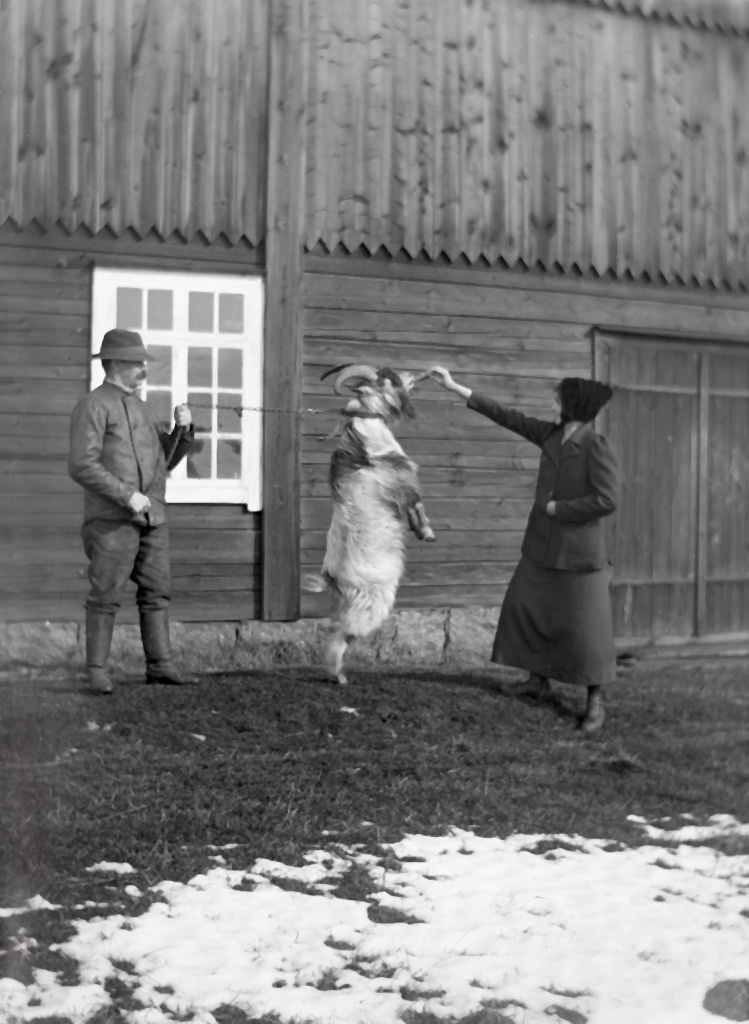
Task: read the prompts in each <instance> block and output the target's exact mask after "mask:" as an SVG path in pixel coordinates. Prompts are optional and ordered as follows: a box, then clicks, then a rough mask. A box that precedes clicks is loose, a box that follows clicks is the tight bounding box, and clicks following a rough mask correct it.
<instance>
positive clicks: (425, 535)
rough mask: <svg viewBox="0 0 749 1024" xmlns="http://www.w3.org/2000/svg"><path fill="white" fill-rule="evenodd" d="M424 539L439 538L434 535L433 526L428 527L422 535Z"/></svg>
mask: <svg viewBox="0 0 749 1024" xmlns="http://www.w3.org/2000/svg"><path fill="white" fill-rule="evenodd" d="M421 539H422V540H437V538H436V537H435V535H434V530H433V529H432V528H431V527H427V528H426V530H424V532H423V533H422V535H421Z"/></svg>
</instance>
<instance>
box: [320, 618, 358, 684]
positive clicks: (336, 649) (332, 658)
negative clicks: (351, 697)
mask: <svg viewBox="0 0 749 1024" xmlns="http://www.w3.org/2000/svg"><path fill="white" fill-rule="evenodd" d="M352 639H353V637H351V636H346V634H345V633H344V631H343V630H342V629H340V628H339V629H336V630H335V631H334V633H333V635H332V636H331V638H330V640H329V641H328V645H327V648H326V650H325V665H326V668H327V670H328V672H329V674H330V676H331V678H334V679H335V680H336V682H337V683H338V684H339V686H345V685H346V683H348V679H347V677H346V673H345V672H344V671H343V659H344V656H345V654H346V651H347V649H348V645H349V642H350V641H351V640H352Z"/></svg>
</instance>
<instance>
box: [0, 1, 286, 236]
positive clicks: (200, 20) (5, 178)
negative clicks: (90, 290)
mask: <svg viewBox="0 0 749 1024" xmlns="http://www.w3.org/2000/svg"><path fill="white" fill-rule="evenodd" d="M269 2H270V0H210V2H209V3H206V2H205V0H54V2H53V0H4V2H3V3H0V137H2V140H3V145H2V146H1V147H0V223H2V222H3V221H4V220H5V219H6V218H12V219H13V220H14V221H15V222H16V223H17V224H18V225H26V224H28V223H30V222H31V221H37V222H38V223H40V224H42V225H43V226H45V227H51V226H52V225H53V224H55V223H57V222H58V221H60V222H61V223H62V224H63V225H64V226H65V227H66V228H67V229H68V230H71V231H72V230H74V229H75V228H77V227H79V226H80V225H85V226H86V227H87V228H88V229H89V230H90V231H92V232H94V233H97V232H99V231H101V230H102V229H103V228H111V229H112V230H113V231H114V232H115V233H117V234H119V233H120V232H121V231H123V230H125V229H126V228H131V227H132V228H135V229H136V230H137V231H138V233H139V234H140V235H141V236H144V235H146V234H148V232H149V231H151V230H156V231H158V232H159V233H160V234H161V235H162V236H168V235H171V234H172V233H173V232H175V231H179V232H180V233H181V234H182V235H183V237H184V238H193V237H194V235H195V234H196V232H197V231H201V232H202V233H203V234H204V235H205V236H206V237H207V238H208V239H210V240H213V239H215V238H217V237H218V236H219V235H222V234H223V235H225V236H226V237H227V238H228V239H230V240H231V241H233V242H236V241H237V240H238V239H239V238H240V237H244V238H246V239H247V240H248V241H249V242H250V243H251V244H253V245H257V244H259V243H260V242H261V241H262V238H263V235H264V230H265V191H266V178H265V176H266V146H267V105H268V5H269Z"/></svg>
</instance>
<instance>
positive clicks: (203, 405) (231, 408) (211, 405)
mask: <svg viewBox="0 0 749 1024" xmlns="http://www.w3.org/2000/svg"><path fill="white" fill-rule="evenodd" d="M186 404H187V405H189V406H190V408H191V409H225V410H226V411H227V412H235V413H236V414H237V416H241V415H242V413H243V412H289V413H293V415H294V416H305V415H312V416H317V415H327V416H331V415H334V414H335V410H334V409H312V408H307V409H288V408H285V407H283V406H273V405H221V404H220V403H219V402H188V403H186Z"/></svg>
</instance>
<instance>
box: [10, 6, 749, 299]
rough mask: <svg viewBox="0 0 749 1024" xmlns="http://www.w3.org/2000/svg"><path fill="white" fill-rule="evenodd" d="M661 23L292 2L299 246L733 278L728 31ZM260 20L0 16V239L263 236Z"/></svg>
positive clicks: (742, 45)
mask: <svg viewBox="0 0 749 1024" xmlns="http://www.w3.org/2000/svg"><path fill="white" fill-rule="evenodd" d="M664 5H665V6H664ZM681 5H683V14H684V17H683V18H681V19H677V18H676V16H675V15H674V17H665V16H663V17H658V16H651V17H646V16H642V15H641V14H639V13H632V12H630V11H628V10H624V9H622V7H627V6H628V7H629V8H631V9H632V11H635V10H637V11H639V7H640V5H639V3H636V2H634V0H633V2H631V3H629V4H626V3H625V4H624V5H622V4H620V3H616V4H614V3H612V4H611V5H610V6H611V8H612V9H610V10H609V9H607V7H606V5H605V4H604V3H603V2H600V3H583V2H572V0H532V2H531V0H484V2H481V3H479V2H476V0H310V15H309V31H308V33H307V40H306V53H305V54H304V55H303V54H302V53H301V52H300V60H301V59H302V56H304V59H305V60H306V61H307V63H308V65H309V72H308V74H307V82H306V86H307V119H306V133H305V147H306V151H307V173H306V197H305V207H306V213H305V220H304V242H305V244H306V246H307V248H308V250H309V251H313V250H315V249H316V248H317V247H318V246H324V247H325V248H326V249H327V250H328V251H333V250H335V249H336V248H337V247H339V246H342V247H343V248H344V249H345V250H347V251H349V252H354V251H356V250H358V249H359V248H360V247H363V249H364V250H365V251H367V252H370V253H374V252H377V251H378V250H380V249H383V250H384V251H385V252H387V253H390V254H395V253H397V252H401V251H404V252H406V253H407V254H409V255H411V256H417V255H420V254H423V255H426V256H428V257H429V258H432V259H437V258H443V257H447V258H448V259H449V260H451V261H455V260H458V259H464V260H467V261H469V262H470V263H475V262H477V261H489V263H491V264H493V265H494V264H497V263H498V262H500V261H502V262H504V263H505V264H508V265H510V266H515V265H517V264H518V263H520V265H526V266H535V265H541V266H542V267H544V268H546V269H563V270H565V271H573V272H574V271H578V270H580V271H583V272H588V271H590V270H592V271H595V273H597V274H598V275H605V274H607V273H613V274H615V275H617V276H618V277H625V276H629V275H631V276H634V277H635V278H640V277H642V276H647V277H649V278H650V279H652V280H665V281H670V280H677V281H683V282H688V283H692V282H695V283H698V284H706V283H712V284H715V285H718V286H724V285H729V286H736V285H739V284H741V285H747V284H749V267H748V259H749V213H748V212H747V211H748V210H749V162H748V161H747V160H746V157H745V154H746V152H747V148H748V147H749V110H747V106H746V103H745V96H746V86H747V82H748V81H749V48H748V47H747V45H746V33H747V29H749V23H746V24H745V23H743V22H742V24H741V25H739V26H738V27H737V28H736V29H735V30H730V29H731V26H732V25H733V22H732V21H731V17H732V12H733V15H734V16H737V13H736V12H738V10H739V5H735V6H734V7H732V6H731V4H729V3H722V4H719V3H718V2H717V0H699V3H696V2H695V3H692V0H679V3H677V2H675V0H674V2H673V3H667V2H666V0H661V2H660V3H659V4H650V3H649V4H647V5H646V6H647V8H648V13H650V14H651V15H653V14H657V12H658V10H659V9H660V7H663V10H664V11H666V10H667V11H668V13H671V14H673V13H674V11H676V12H678V10H679V8H680V6H681ZM672 8H673V11H672ZM697 8H699V11H702V12H703V13H704V19H703V21H705V23H706V24H708V25H713V28H712V30H708V29H707V28H705V27H702V25H701V24H699V22H698V17H697V15H698V13H699V11H698V10H697ZM268 19H269V0H212V2H211V3H210V4H207V3H204V2H203V0H56V2H54V3H53V2H50V0H5V2H4V3H3V4H2V5H0V90H1V91H0V96H1V97H2V101H1V102H0V132H1V133H2V138H3V140H4V145H3V147H2V148H1V149H0V222H2V221H3V220H5V219H12V220H13V221H14V222H15V223H16V224H18V225H24V224H27V223H30V222H32V221H37V222H39V223H40V224H42V225H43V226H45V227H50V226H51V225H52V224H54V223H56V222H57V221H60V222H61V223H62V224H63V225H64V226H65V227H66V228H68V230H75V229H76V228H77V227H79V226H81V225H85V226H86V227H88V228H89V230H91V231H92V232H94V233H97V232H99V231H100V230H102V229H103V228H110V229H111V230H113V231H114V232H115V233H116V234H120V233H121V232H122V231H124V230H125V229H127V228H132V229H133V230H135V231H137V232H138V233H139V234H140V235H145V234H147V233H148V232H149V231H150V230H156V231H158V232H159V233H160V234H161V235H162V236H168V235H170V234H172V232H174V231H179V232H181V233H182V235H183V236H184V237H187V238H192V237H194V235H195V232H196V231H200V232H202V233H203V234H204V235H205V237H206V238H208V239H209V240H210V239H213V238H216V237H218V236H219V235H222V234H223V235H225V236H226V237H227V238H228V239H229V240H231V241H233V242H234V241H236V240H238V239H239V238H241V237H244V238H246V239H247V240H248V241H250V243H251V244H253V245H257V244H259V243H260V242H262V241H263V238H264V229H265V228H264V226H265V203H266V178H265V168H266V166H267V159H266V149H267V112H268V52H269V46H268ZM690 21H691V22H692V24H690ZM746 21H747V19H746V18H745V22H746ZM723 23H725V24H726V25H727V28H726V30H725V31H721V30H720V29H719V28H718V27H716V26H720V25H721V24H723ZM302 47H303V44H301V43H300V49H301V48H302Z"/></svg>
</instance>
